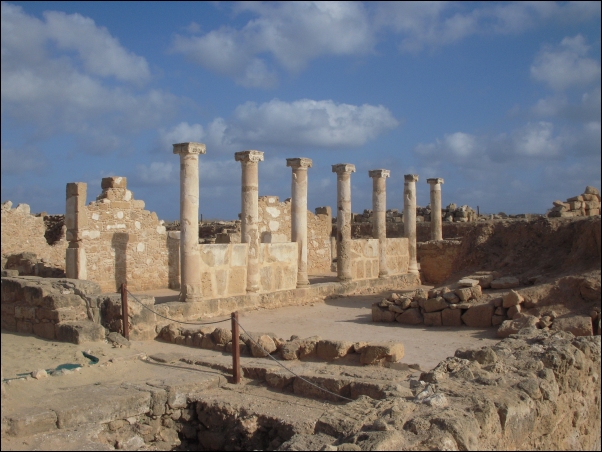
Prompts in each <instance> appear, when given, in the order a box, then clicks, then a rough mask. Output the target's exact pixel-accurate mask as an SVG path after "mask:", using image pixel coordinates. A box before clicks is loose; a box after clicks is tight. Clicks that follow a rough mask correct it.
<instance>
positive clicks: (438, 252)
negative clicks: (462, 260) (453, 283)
mask: <svg viewBox="0 0 602 452" xmlns="http://www.w3.org/2000/svg"><path fill="white" fill-rule="evenodd" d="M417 245H418V261H419V262H420V273H421V274H422V279H424V281H425V282H428V283H431V284H440V283H442V282H443V281H445V280H446V279H447V278H449V277H450V276H451V274H452V273H453V272H454V271H456V270H457V269H456V266H455V263H456V259H457V257H458V254H459V252H460V246H461V245H462V242H461V241H459V240H430V241H428V242H418V244H417Z"/></svg>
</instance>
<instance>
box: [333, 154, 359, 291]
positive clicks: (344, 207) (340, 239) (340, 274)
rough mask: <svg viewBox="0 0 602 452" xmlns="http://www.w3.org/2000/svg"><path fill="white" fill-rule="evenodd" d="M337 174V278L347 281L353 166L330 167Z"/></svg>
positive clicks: (349, 254) (349, 276) (349, 269)
mask: <svg viewBox="0 0 602 452" xmlns="http://www.w3.org/2000/svg"><path fill="white" fill-rule="evenodd" d="M332 172H333V173H337V278H338V280H339V281H349V280H351V279H352V278H353V275H352V274H351V173H355V165H351V164H349V163H339V164H337V165H332Z"/></svg>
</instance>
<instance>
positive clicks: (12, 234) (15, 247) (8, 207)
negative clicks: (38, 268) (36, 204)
mask: <svg viewBox="0 0 602 452" xmlns="http://www.w3.org/2000/svg"><path fill="white" fill-rule="evenodd" d="M1 218H2V259H5V258H6V257H7V256H11V255H15V254H20V253H24V252H25V253H34V254H35V255H36V257H37V259H40V260H42V261H43V262H45V263H47V264H48V265H49V266H52V267H56V268H60V269H64V268H65V249H66V248H67V241H66V240H65V234H64V232H63V234H62V237H61V238H60V239H59V240H58V241H56V242H55V243H54V244H53V245H49V244H48V241H47V240H46V238H45V236H44V235H45V234H46V226H45V224H44V217H43V216H41V215H40V216H35V215H32V214H31V213H30V210H29V206H28V205H27V204H19V205H18V206H17V207H16V208H14V209H13V208H12V203H11V202H10V201H7V202H5V203H3V204H2V213H1ZM3 267H4V265H3Z"/></svg>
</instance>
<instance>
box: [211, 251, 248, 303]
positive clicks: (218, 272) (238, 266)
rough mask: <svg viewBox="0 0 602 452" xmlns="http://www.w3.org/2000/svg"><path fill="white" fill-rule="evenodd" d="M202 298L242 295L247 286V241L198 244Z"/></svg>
mask: <svg viewBox="0 0 602 452" xmlns="http://www.w3.org/2000/svg"><path fill="white" fill-rule="evenodd" d="M199 248H200V252H201V281H202V284H203V298H219V297H228V296H232V295H243V294H244V293H246V287H247V253H248V250H249V245H248V244H247V243H228V244H212V245H209V244H205V245H199Z"/></svg>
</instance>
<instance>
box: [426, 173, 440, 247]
mask: <svg viewBox="0 0 602 452" xmlns="http://www.w3.org/2000/svg"><path fill="white" fill-rule="evenodd" d="M426 181H427V182H428V184H429V185H430V186H431V240H443V228H442V225H441V184H442V183H443V179H441V178H440V177H437V178H432V179H427V180H426Z"/></svg>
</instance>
